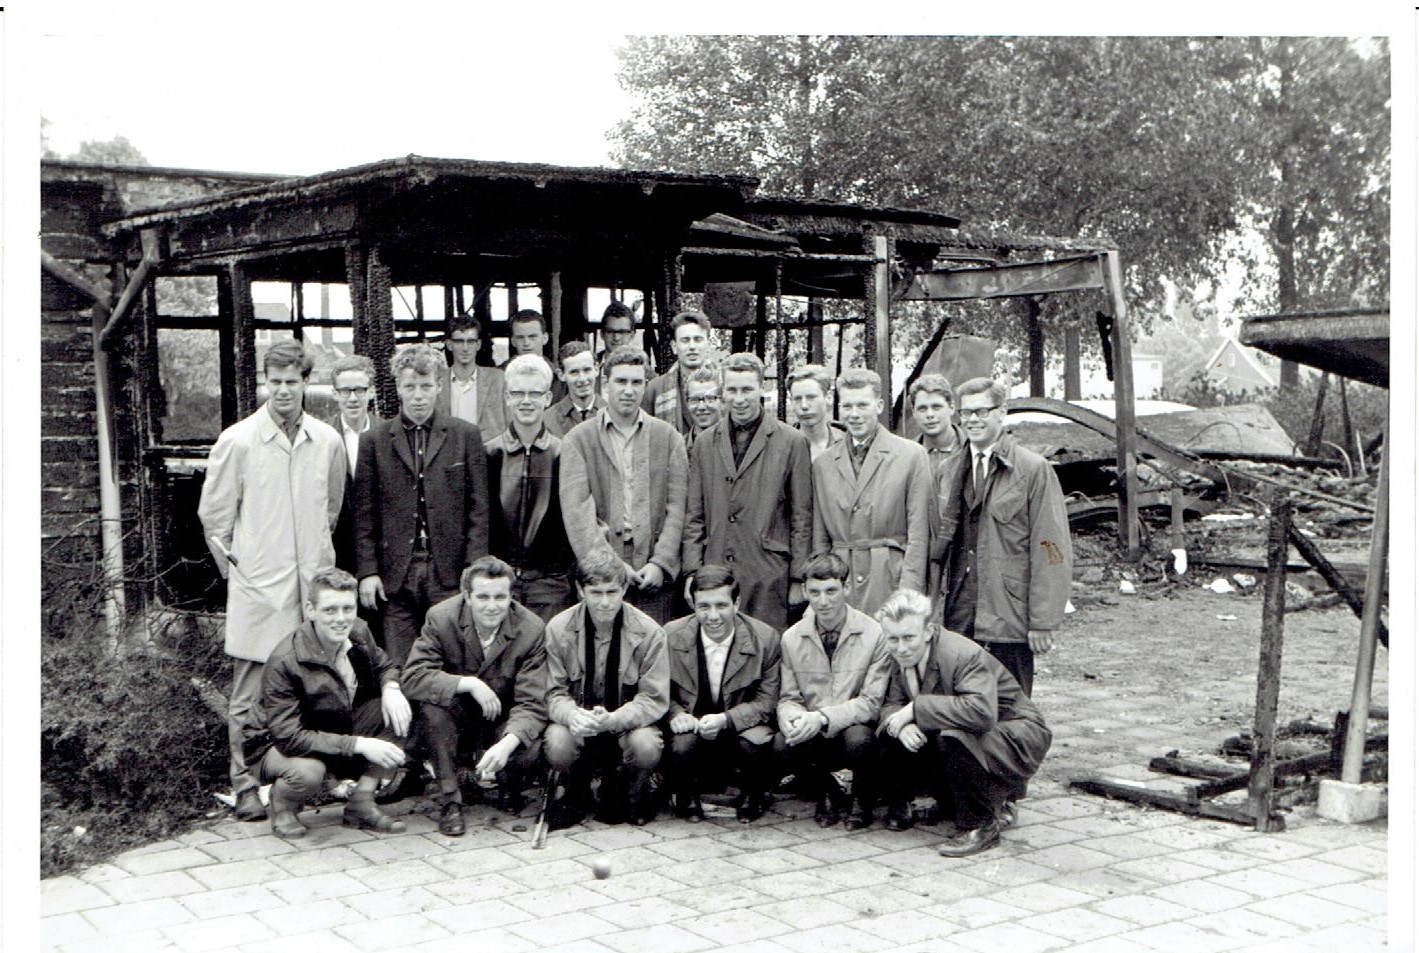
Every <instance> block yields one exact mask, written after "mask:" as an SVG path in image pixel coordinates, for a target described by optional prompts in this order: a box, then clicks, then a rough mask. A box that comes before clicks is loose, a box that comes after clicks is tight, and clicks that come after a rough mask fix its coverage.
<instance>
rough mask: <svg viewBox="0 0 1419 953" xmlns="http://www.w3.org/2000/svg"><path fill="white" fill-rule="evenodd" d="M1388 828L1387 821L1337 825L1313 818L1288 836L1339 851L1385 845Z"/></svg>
mask: <svg viewBox="0 0 1419 953" xmlns="http://www.w3.org/2000/svg"><path fill="white" fill-rule="evenodd" d="M1288 826H1289V822H1288ZM1387 827H1388V824H1387V822H1385V821H1376V822H1374V823H1373V824H1335V823H1331V822H1330V821H1326V820H1324V819H1321V818H1315V817H1313V818H1311V821H1310V823H1307V824H1306V825H1304V826H1297V827H1295V828H1294V829H1292V830H1288V831H1287V832H1286V836H1287V837H1288V838H1290V839H1291V840H1295V841H1300V842H1301V843H1305V844H1314V845H1315V846H1316V847H1320V848H1323V849H1325V850H1338V849H1339V848H1342V847H1356V846H1377V845H1383V844H1384V843H1385V842H1386V840H1387V834H1388V831H1387Z"/></svg>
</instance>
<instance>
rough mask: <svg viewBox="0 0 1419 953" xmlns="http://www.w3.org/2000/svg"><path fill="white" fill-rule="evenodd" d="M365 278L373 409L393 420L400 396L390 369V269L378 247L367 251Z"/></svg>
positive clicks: (392, 353)
mask: <svg viewBox="0 0 1419 953" xmlns="http://www.w3.org/2000/svg"><path fill="white" fill-rule="evenodd" d="M365 274H366V278H365V316H366V320H367V322H368V331H369V346H370V350H369V355H370V358H371V359H372V360H373V361H374V372H375V373H374V380H375V409H376V410H377V411H378V412H379V413H380V414H381V415H382V416H384V417H393V416H394V414H395V412H396V411H398V410H399V393H398V391H397V390H396V389H395V385H394V375H393V374H392V373H391V372H390V369H389V362H390V361H391V360H392V359H393V357H394V300H393V298H392V297H391V294H392V292H391V288H390V284H391V282H390V274H389V268H388V266H386V265H385V264H384V263H383V262H382V261H381V260H380V253H379V248H378V247H373V248H371V249H370V250H369V255H368V258H367V261H366V269H365Z"/></svg>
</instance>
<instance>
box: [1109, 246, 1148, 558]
mask: <svg viewBox="0 0 1419 953" xmlns="http://www.w3.org/2000/svg"><path fill="white" fill-rule="evenodd" d="M1103 257H1104V261H1103V264H1104V266H1105V267H1106V269H1107V273H1106V280H1107V283H1108V290H1109V298H1110V301H1111V303H1112V306H1113V319H1114V324H1113V335H1112V344H1113V367H1114V423H1115V425H1116V427H1115V429H1116V433H1117V436H1116V438H1115V440H1116V442H1117V446H1118V456H1117V460H1118V488H1119V497H1118V538H1119V542H1120V543H1122V544H1123V547H1124V550H1125V552H1126V553H1127V554H1128V559H1129V560H1130V561H1132V562H1137V561H1138V558H1139V557H1140V556H1141V555H1142V543H1141V541H1140V539H1139V534H1138V433H1137V430H1136V428H1135V425H1134V407H1133V342H1132V341H1131V340H1130V338H1129V330H1128V302H1127V299H1126V298H1125V297H1124V293H1123V265H1122V263H1121V262H1120V261H1119V257H1118V252H1116V251H1107V252H1104V253H1103Z"/></svg>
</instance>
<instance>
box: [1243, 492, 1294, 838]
mask: <svg viewBox="0 0 1419 953" xmlns="http://www.w3.org/2000/svg"><path fill="white" fill-rule="evenodd" d="M1290 528H1291V498H1290V496H1288V495H1287V493H1286V491H1285V490H1279V489H1278V490H1276V491H1275V492H1274V493H1272V495H1271V520H1270V523H1269V524H1268V526H1267V532H1266V581H1265V583H1264V584H1263V589H1262V606H1261V656H1260V659H1259V660H1258V662H1257V670H1256V720H1255V724H1254V726H1253V728H1252V739H1253V743H1254V744H1255V747H1254V748H1253V749H1252V757H1251V783H1250V784H1249V785H1248V786H1247V803H1248V805H1249V806H1250V808H1251V813H1252V816H1253V817H1255V818H1256V829H1257V830H1258V831H1261V832H1263V833H1265V832H1267V831H1270V830H1272V826H1271V793H1272V787H1273V785H1274V784H1275V781H1276V705H1277V700H1278V698H1279V697H1280V695H1281V645H1282V632H1283V628H1284V626H1285V622H1286V549H1287V542H1286V540H1287V537H1288V535H1289V534H1290Z"/></svg>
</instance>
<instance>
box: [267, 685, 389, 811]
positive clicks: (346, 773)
mask: <svg viewBox="0 0 1419 953" xmlns="http://www.w3.org/2000/svg"><path fill="white" fill-rule="evenodd" d="M350 733H351V734H353V735H355V736H357V737H361V738H378V739H380V740H381V741H388V742H391V743H393V744H396V745H399V746H400V747H403V745H404V739H403V738H400V737H399V736H398V735H396V734H395V733H394V730H393V729H392V728H390V727H389V726H388V725H386V724H385V723H384V709H383V707H382V705H381V700H380V699H378V698H371V699H369V700H368V701H366V702H364V703H362V704H361V705H360V706H359V707H358V708H356V709H355V711H354V724H353V727H352V731H351V732H350ZM370 770H371V768H370V763H369V762H368V761H366V760H365V759H364V758H361V757H360V756H359V755H348V756H347V755H337V754H320V753H312V754H308V755H302V756H300V757H295V758H292V757H287V756H286V755H284V754H282V753H281V752H280V751H278V750H277V749H276V746H275V745H272V746H271V747H269V748H267V749H266V752H265V754H263V755H262V757H261V761H260V763H258V764H257V765H256V779H257V781H259V782H260V783H262V784H267V783H273V782H276V781H280V782H281V785H282V788H283V789H284V791H283V793H284V794H285V795H286V796H288V797H291V798H293V799H295V800H297V801H300V802H302V803H304V802H306V801H308V800H310V799H311V798H312V797H314V796H315V795H317V794H319V793H320V784H321V782H322V781H324V780H325V776H326V775H327V774H330V775H333V776H334V777H337V778H342V779H349V778H355V779H358V778H360V777H361V776H362V775H364V774H366V773H367V772H369V771H370ZM374 770H375V771H380V770H382V769H378V768H376V769H374Z"/></svg>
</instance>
